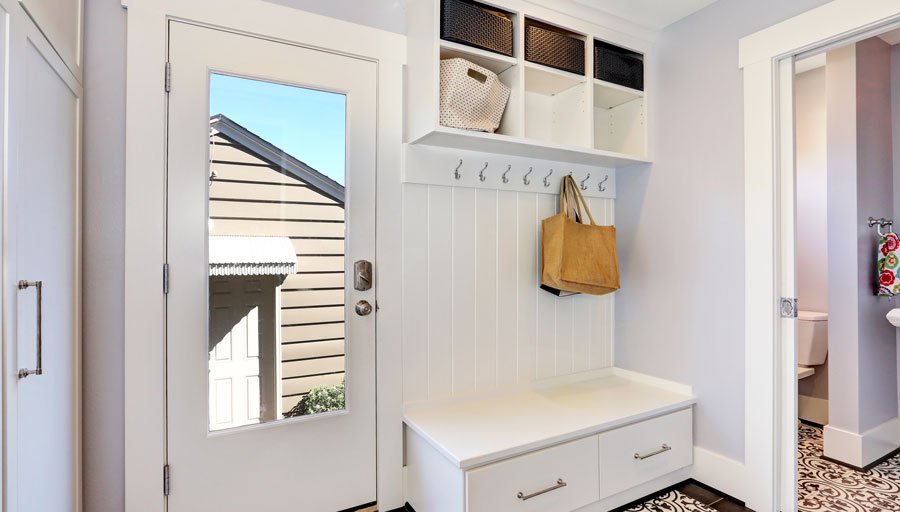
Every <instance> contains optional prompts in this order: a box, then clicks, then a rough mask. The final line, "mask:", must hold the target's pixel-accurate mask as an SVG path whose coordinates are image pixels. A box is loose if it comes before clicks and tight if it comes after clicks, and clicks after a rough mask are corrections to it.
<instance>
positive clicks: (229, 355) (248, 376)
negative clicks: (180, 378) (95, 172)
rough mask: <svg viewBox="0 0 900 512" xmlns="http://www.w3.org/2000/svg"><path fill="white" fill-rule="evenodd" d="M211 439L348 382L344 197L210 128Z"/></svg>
mask: <svg viewBox="0 0 900 512" xmlns="http://www.w3.org/2000/svg"><path fill="white" fill-rule="evenodd" d="M209 149H210V188H209V219H210V220H209V223H210V228H209V234H210V241H209V258H210V277H209V279H210V340H209V353H210V366H209V370H210V376H209V395H210V396H209V401H210V430H219V429H223V428H229V427H235V426H240V425H245V424H250V423H258V422H264V421H271V420H275V419H280V418H282V417H283V416H284V415H285V414H286V413H288V411H290V410H291V409H292V408H293V407H294V406H295V405H297V403H298V402H299V401H300V400H301V399H302V398H303V397H304V396H305V395H306V394H307V393H308V392H309V390H310V389H312V388H314V387H318V386H329V385H336V384H340V383H341V382H342V381H343V378H344V187H343V186H342V185H340V184H339V183H337V182H335V181H334V180H332V179H331V178H328V177H327V176H325V175H323V174H322V173H320V172H318V171H316V170H315V169H313V168H311V167H309V166H308V165H306V164H304V163H303V162H301V161H300V160H298V159H296V158H294V157H293V156H291V155H288V154H286V153H284V152H283V151H281V150H280V149H279V148H277V147H275V146H273V145H272V144H270V143H269V142H267V141H265V140H263V139H261V138H260V137H258V136H257V135H255V134H253V133H251V132H250V131H248V130H247V129H246V128H244V127H242V126H240V125H239V124H237V123H235V122H234V121H232V120H230V119H228V118H227V117H225V116H223V115H221V114H220V115H215V116H213V117H212V118H210V148H209Z"/></svg>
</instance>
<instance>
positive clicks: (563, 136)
mask: <svg viewBox="0 0 900 512" xmlns="http://www.w3.org/2000/svg"><path fill="white" fill-rule="evenodd" d="M524 90H525V116H524V117H525V137H526V138H528V139H535V140H542V141H546V142H552V143H555V144H564V145H567V146H577V147H590V127H589V125H588V124H587V118H586V114H587V110H588V106H587V105H588V101H589V98H588V86H587V81H586V80H585V78H584V77H583V76H578V75H575V74H572V73H567V72H565V71H559V70H556V69H553V68H549V67H546V66H541V65H539V64H534V63H531V62H528V63H526V64H525V88H524Z"/></svg>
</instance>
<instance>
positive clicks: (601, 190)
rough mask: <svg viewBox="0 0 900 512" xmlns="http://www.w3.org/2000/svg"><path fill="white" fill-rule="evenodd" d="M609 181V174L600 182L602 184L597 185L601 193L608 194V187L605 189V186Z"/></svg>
mask: <svg viewBox="0 0 900 512" xmlns="http://www.w3.org/2000/svg"><path fill="white" fill-rule="evenodd" d="M608 179H609V174H607V175H606V176H604V177H603V179H602V180H600V184H599V185H597V188H598V189H599V190H600V192H606V187H604V186H603V185H604V184H605V183H606V181H607V180H608Z"/></svg>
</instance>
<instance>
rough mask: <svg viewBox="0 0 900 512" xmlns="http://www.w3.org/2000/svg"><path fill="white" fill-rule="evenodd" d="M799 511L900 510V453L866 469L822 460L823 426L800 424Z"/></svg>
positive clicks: (898, 511)
mask: <svg viewBox="0 0 900 512" xmlns="http://www.w3.org/2000/svg"><path fill="white" fill-rule="evenodd" d="M798 472H799V487H798V495H799V496H798V497H799V510H800V512H820V511H827V512H895V511H896V512H900V455H898V456H896V457H893V458H891V459H889V460H887V461H885V462H883V463H881V464H879V465H878V466H876V467H874V468H872V469H871V470H869V471H867V472H859V471H856V470H853V469H850V468H847V467H844V466H841V465H840V464H836V463H834V462H829V461H827V460H824V459H822V429H820V428H816V427H812V426H809V425H805V424H801V425H800V439H799V457H798Z"/></svg>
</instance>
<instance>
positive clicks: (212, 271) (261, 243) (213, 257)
mask: <svg viewBox="0 0 900 512" xmlns="http://www.w3.org/2000/svg"><path fill="white" fill-rule="evenodd" d="M296 267H297V255H296V253H295V252H294V245H293V244H292V243H291V240H290V238H287V237H283V236H210V237H209V275H210V276H287V275H290V274H293V273H294V272H295V271H296Z"/></svg>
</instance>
